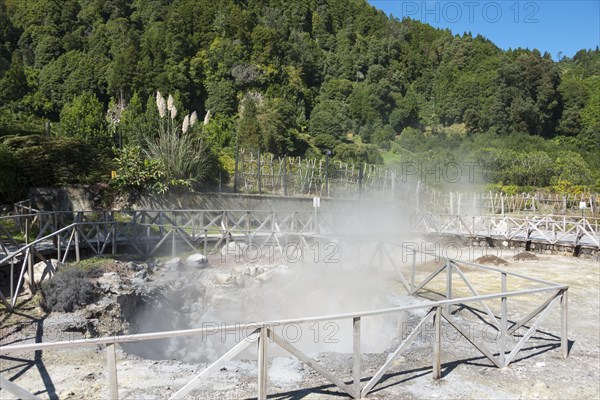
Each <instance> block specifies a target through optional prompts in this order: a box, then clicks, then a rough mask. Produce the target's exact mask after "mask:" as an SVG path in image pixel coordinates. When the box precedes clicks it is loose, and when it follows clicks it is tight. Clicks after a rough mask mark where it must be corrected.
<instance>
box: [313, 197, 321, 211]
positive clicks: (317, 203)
mask: <svg viewBox="0 0 600 400" xmlns="http://www.w3.org/2000/svg"><path fill="white" fill-rule="evenodd" d="M313 207H314V208H317V207H321V198H320V197H313Z"/></svg>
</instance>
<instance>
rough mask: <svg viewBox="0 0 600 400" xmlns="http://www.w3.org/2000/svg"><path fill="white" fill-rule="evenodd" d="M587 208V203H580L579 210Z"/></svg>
mask: <svg viewBox="0 0 600 400" xmlns="http://www.w3.org/2000/svg"><path fill="white" fill-rule="evenodd" d="M586 208H587V201H580V202H579V209H580V210H585V209H586Z"/></svg>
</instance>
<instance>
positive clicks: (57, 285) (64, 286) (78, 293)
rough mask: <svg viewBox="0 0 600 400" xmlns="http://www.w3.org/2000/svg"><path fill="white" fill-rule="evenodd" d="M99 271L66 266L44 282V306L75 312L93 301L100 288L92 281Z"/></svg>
mask: <svg viewBox="0 0 600 400" xmlns="http://www.w3.org/2000/svg"><path fill="white" fill-rule="evenodd" d="M96 275H97V271H96V270H94V269H91V270H90V271H87V272H86V271H83V270H81V269H77V268H64V269H61V270H60V271H58V272H57V273H56V274H54V276H53V277H52V279H50V280H47V281H44V282H42V307H43V308H44V309H45V310H46V311H60V312H73V311H75V310H79V309H81V308H83V307H84V306H86V305H88V304H91V303H93V302H94V301H96V299H97V298H98V297H99V295H100V292H99V290H98V289H97V288H96V287H95V286H94V285H93V284H92V282H90V277H91V276H96Z"/></svg>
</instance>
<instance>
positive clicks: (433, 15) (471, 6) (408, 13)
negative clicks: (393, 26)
mask: <svg viewBox="0 0 600 400" xmlns="http://www.w3.org/2000/svg"><path fill="white" fill-rule="evenodd" d="M539 12H540V4H539V2H536V1H403V2H402V18H411V19H418V20H421V21H422V22H426V23H440V22H446V23H451V24H456V23H465V22H468V23H471V24H473V23H477V22H487V23H490V24H495V23H499V22H509V21H510V22H513V23H515V24H537V23H538V22H539V20H538V18H537V16H538V15H539Z"/></svg>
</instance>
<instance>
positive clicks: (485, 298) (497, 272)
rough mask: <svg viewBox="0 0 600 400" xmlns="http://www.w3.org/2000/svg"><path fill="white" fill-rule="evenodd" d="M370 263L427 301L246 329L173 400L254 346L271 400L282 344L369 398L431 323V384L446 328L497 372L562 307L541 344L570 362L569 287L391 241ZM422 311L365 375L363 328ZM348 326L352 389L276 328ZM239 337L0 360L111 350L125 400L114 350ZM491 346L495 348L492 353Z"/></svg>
mask: <svg viewBox="0 0 600 400" xmlns="http://www.w3.org/2000/svg"><path fill="white" fill-rule="evenodd" d="M361 243H362V242H361V241H359V242H358V243H357V244H356V245H357V246H360V245H361ZM399 249H400V251H403V252H406V251H409V252H411V254H412V266H411V267H410V269H409V270H407V269H406V268H405V266H402V265H400V264H399V263H398V262H397V257H395V256H394V254H395V251H398V250H399ZM418 253H424V254H425V256H428V257H432V258H434V259H435V260H437V261H438V262H439V267H437V268H436V269H435V270H434V271H433V272H431V273H430V272H429V270H428V269H427V268H425V269H423V270H421V266H422V265H424V264H421V265H417V261H416V260H417V254H418ZM368 256H369V257H368V259H370V260H371V262H370V263H369V264H368V266H369V267H371V268H385V264H384V261H385V262H386V263H388V264H387V267H391V268H393V269H394V270H395V271H396V272H397V274H398V278H399V280H400V282H401V283H402V285H403V287H404V288H405V290H406V292H407V294H408V295H412V296H419V297H421V298H422V299H426V300H427V301H425V302H420V303H418V304H413V305H409V306H402V307H393V308H387V309H377V310H371V311H360V312H351V313H346V314H336V315H326V316H311V317H306V318H300V319H290V320H281V321H269V322H258V323H247V324H244V325H243V330H244V332H250V333H249V334H248V335H246V336H244V337H243V338H242V340H240V341H239V342H238V343H237V344H235V345H234V346H233V348H231V349H230V350H229V351H227V352H226V353H225V354H223V355H222V356H221V357H220V358H219V359H217V360H216V361H215V362H214V363H212V364H210V365H209V366H208V367H206V368H205V369H203V370H202V371H201V372H200V373H198V374H197V375H195V376H193V377H192V378H191V380H190V381H189V382H188V383H187V384H185V385H183V386H182V387H180V388H178V389H176V392H175V393H173V394H172V395H171V396H170V399H183V398H186V396H189V395H190V393H192V392H193V391H194V390H195V389H196V388H197V387H198V384H199V383H200V382H201V381H202V380H203V379H206V378H207V377H209V376H210V375H211V374H213V373H215V372H216V371H218V370H219V369H221V368H222V367H223V366H224V365H225V364H226V363H227V362H228V361H230V360H232V359H233V358H234V357H236V356H237V355H239V354H240V353H241V352H242V351H243V350H245V349H246V348H248V347H250V346H252V345H253V344H256V345H257V347H258V359H257V367H258V380H257V397H258V399H260V400H263V399H266V398H267V395H268V377H267V371H268V366H269V356H268V354H269V351H268V348H269V344H271V346H274V345H277V346H279V347H281V348H282V349H284V350H286V351H287V352H288V353H290V354H291V355H292V356H294V357H296V358H297V359H299V360H300V361H301V362H303V363H304V364H306V365H307V366H308V367H309V368H311V369H313V370H314V371H316V373H318V374H319V375H321V376H322V377H324V378H325V379H327V380H328V381H330V382H331V383H333V384H334V385H335V386H336V387H337V388H339V389H340V390H341V391H343V392H345V393H346V394H347V395H349V396H350V397H352V398H355V399H361V398H366V397H367V396H368V395H369V393H371V392H372V391H373V389H374V388H376V387H377V385H378V384H379V383H380V382H381V380H382V378H383V377H384V375H385V374H386V373H387V372H388V371H389V370H390V369H391V368H392V367H393V365H394V362H395V360H396V359H397V358H398V356H399V355H400V354H402V352H403V351H405V350H406V349H407V348H408V346H409V345H410V344H411V343H412V342H413V341H414V340H415V338H417V337H418V336H419V335H422V334H423V327H424V325H425V324H428V323H429V321H431V322H432V324H433V336H434V337H433V338H432V339H433V340H431V348H432V351H431V365H432V367H431V370H432V376H433V379H440V378H441V377H442V354H443V352H442V351H443V346H447V347H446V348H447V349H448V348H451V347H452V346H453V345H454V343H455V342H456V341H455V340H444V338H443V335H442V327H443V325H445V326H444V329H449V328H452V329H454V330H455V331H456V332H457V335H459V336H462V337H464V338H465V339H466V341H467V342H468V343H469V344H470V345H472V346H473V347H474V348H475V349H476V350H478V351H479V352H480V353H481V354H482V355H483V356H484V357H485V358H487V359H488V360H489V361H490V362H491V363H492V364H493V365H494V366H496V367H498V368H506V367H508V366H509V365H510V364H511V363H512V362H514V361H515V360H516V356H517V355H518V354H519V352H520V351H521V350H523V348H524V346H525V344H527V343H528V342H529V341H530V340H531V339H532V337H533V335H534V334H535V333H536V332H537V333H542V331H541V330H540V327H541V324H542V322H543V321H544V320H545V318H546V317H547V316H548V315H549V313H550V311H551V310H553V309H554V307H555V306H556V305H559V306H560V315H559V321H560V322H559V324H558V325H559V326H560V334H559V336H556V335H553V334H550V333H547V332H546V333H545V335H546V336H545V337H544V338H543V340H545V341H546V344H547V343H548V341H549V342H557V341H558V342H559V343H560V349H561V354H562V356H563V357H567V356H568V354H569V341H568V289H569V287H568V286H565V285H559V284H554V283H552V282H548V281H545V280H541V279H538V278H532V277H529V276H526V275H523V274H519V273H516V272H511V271H508V270H505V269H499V268H494V267H488V266H483V265H478V264H473V263H469V262H463V261H460V260H456V259H451V258H445V257H442V258H440V256H439V255H437V254H434V253H426V252H421V251H418V250H414V249H406V248H403V247H402V245H399V244H396V243H393V242H387V241H386V242H384V241H380V242H379V243H378V244H377V246H375V250H374V252H373V254H369V255H368ZM376 260H379V261H376ZM359 261H360V260H359ZM440 261H441V262H440ZM484 273H487V274H491V275H492V277H491V279H494V278H495V279H496V280H497V281H498V282H499V287H500V290H496V291H494V292H493V293H487V294H483V295H481V294H479V291H478V290H477V287H476V285H475V284H473V282H472V281H471V278H470V277H471V276H473V277H477V276H479V275H481V274H484ZM438 277H440V279H441V281H442V282H443V283H444V286H443V288H442V290H441V291H440V290H439V285H437V286H434V287H431V288H430V287H429V285H431V284H432V282H433V281H434V280H435V279H436V278H438ZM509 278H510V281H509ZM440 279H438V280H440ZM513 282H515V283H513ZM509 283H510V285H513V284H514V285H515V286H514V288H513V289H512V290H511V287H510V286H509ZM258 290H260V289H258ZM537 296H543V297H542V300H543V301H542V302H539V298H538V297H537ZM524 298H525V299H527V303H529V304H531V305H532V306H533V307H535V308H533V309H532V311H531V312H530V313H529V314H527V315H525V316H523V315H522V314H521V313H519V312H514V311H513V312H512V313H511V308H510V307H509V305H511V304H516V303H517V302H522V301H523V299H524ZM509 300H510V301H509ZM498 301H499V302H500V306H499V308H497V309H496V312H494V311H493V310H492V307H491V306H490V303H491V302H498ZM475 305H478V306H480V307H481V308H475V307H474V306H475ZM419 311H421V313H423V312H424V316H421V317H418V323H416V325H414V328H413V329H412V330H411V331H410V332H409V333H408V335H407V336H406V337H403V338H402V339H403V340H402V341H401V342H400V344H399V345H398V346H397V347H395V348H394V350H393V351H391V352H390V353H389V354H388V356H387V359H386V361H385V362H384V363H383V364H382V365H381V366H379V367H378V368H377V369H376V370H375V371H374V373H367V372H366V370H365V369H364V368H363V367H362V364H361V354H362V349H361V341H362V338H363V337H365V338H367V339H368V332H365V331H363V329H362V328H361V326H362V323H363V321H364V320H366V319H368V318H371V317H375V316H385V317H389V318H393V317H394V316H397V315H398V314H399V313H403V315H405V316H406V315H407V314H408V315H410V314H411V313H415V314H416V315H419ZM470 314H473V315H475V316H476V319H473V318H474V317H472V319H471V320H472V321H475V322H477V323H478V324H479V326H480V329H485V330H486V332H487V331H488V330H489V329H491V330H492V331H493V332H494V333H495V334H496V337H497V338H496V340H493V341H489V340H486V339H485V338H486V337H487V335H483V336H481V337H478V335H474V334H473V333H472V329H469V330H465V328H464V325H463V324H464V321H465V318H468V316H469V315H470ZM343 320H350V321H351V323H352V335H353V341H352V343H353V346H352V380H351V382H348V381H344V378H343V377H340V376H336V374H335V372H331V371H329V370H328V369H327V368H326V367H325V366H324V365H323V364H322V363H321V362H319V361H318V360H316V359H314V358H312V357H311V356H309V355H308V354H306V353H305V352H303V351H302V350H301V349H300V348H298V347H296V346H295V345H294V344H292V343H291V342H290V341H289V340H287V339H286V338H285V337H283V336H279V335H278V334H276V330H275V328H276V327H280V326H286V325H290V324H292V325H295V326H297V325H300V324H306V323H316V322H330V321H336V322H337V321H343ZM521 329H523V330H524V332H522V331H520V330H521ZM239 330H240V324H236V325H233V326H223V325H220V326H217V327H215V326H211V327H210V328H199V329H187V330H180V331H168V332H155V333H144V334H132V335H122V336H109V337H101V338H94V339H81V340H70V341H63V342H53V343H31V344H13V345H9V346H2V347H0V356H5V355H9V354H15V353H23V352H34V351H35V352H38V351H48V350H52V349H61V348H74V347H81V346H99V345H104V346H106V360H107V371H108V374H107V383H108V385H107V386H108V391H107V394H108V397H109V398H111V399H113V400H117V399H118V398H119V380H118V365H117V358H116V354H115V346H116V345H118V344H119V343H128V342H140V341H148V340H156V339H164V338H175V337H182V336H193V335H206V334H208V333H211V334H213V333H215V332H223V333H224V332H231V331H239ZM509 339H510V340H509ZM512 340H516V344H515V345H514V347H512V348H511V346H510V341H512ZM490 342H491V343H492V345H491V346H490ZM322 357H328V355H327V354H324V355H322ZM363 379H365V380H366V382H365V383H363ZM0 386H1V387H2V389H3V390H7V391H8V392H10V393H13V394H15V395H16V396H19V397H21V398H27V399H37V398H38V397H37V396H35V395H34V394H33V393H32V391H29V390H27V389H25V388H23V387H21V386H19V385H17V384H16V383H14V382H12V381H11V380H10V379H7V378H5V377H3V376H0Z"/></svg>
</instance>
